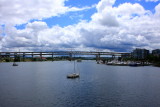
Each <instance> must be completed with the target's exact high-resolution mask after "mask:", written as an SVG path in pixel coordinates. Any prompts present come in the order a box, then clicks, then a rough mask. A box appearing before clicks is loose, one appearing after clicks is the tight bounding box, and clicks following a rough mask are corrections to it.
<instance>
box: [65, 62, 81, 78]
mask: <svg viewBox="0 0 160 107" xmlns="http://www.w3.org/2000/svg"><path fill="white" fill-rule="evenodd" d="M79 77H80V74H79V73H76V68H75V60H74V73H71V74H68V75H67V78H71V79H74V78H79Z"/></svg>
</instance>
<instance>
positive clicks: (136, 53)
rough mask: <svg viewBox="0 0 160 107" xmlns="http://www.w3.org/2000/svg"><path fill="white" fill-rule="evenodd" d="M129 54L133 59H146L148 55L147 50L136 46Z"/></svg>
mask: <svg viewBox="0 0 160 107" xmlns="http://www.w3.org/2000/svg"><path fill="white" fill-rule="evenodd" d="M131 54H132V57H133V58H134V59H146V58H147V57H148V56H149V50H147V49H139V48H136V49H135V50H133V52H132V53H131Z"/></svg>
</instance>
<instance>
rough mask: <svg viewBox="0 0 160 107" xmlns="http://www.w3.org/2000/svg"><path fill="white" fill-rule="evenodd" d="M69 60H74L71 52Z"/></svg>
mask: <svg viewBox="0 0 160 107" xmlns="http://www.w3.org/2000/svg"><path fill="white" fill-rule="evenodd" d="M69 60H70V61H72V53H69Z"/></svg>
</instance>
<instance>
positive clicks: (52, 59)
mask: <svg viewBox="0 0 160 107" xmlns="http://www.w3.org/2000/svg"><path fill="white" fill-rule="evenodd" d="M52 62H53V53H52Z"/></svg>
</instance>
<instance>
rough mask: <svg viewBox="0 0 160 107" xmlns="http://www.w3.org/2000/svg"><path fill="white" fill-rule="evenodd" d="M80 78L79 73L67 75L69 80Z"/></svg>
mask: <svg viewBox="0 0 160 107" xmlns="http://www.w3.org/2000/svg"><path fill="white" fill-rule="evenodd" d="M78 77H79V74H78V73H73V74H69V75H67V78H78Z"/></svg>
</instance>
